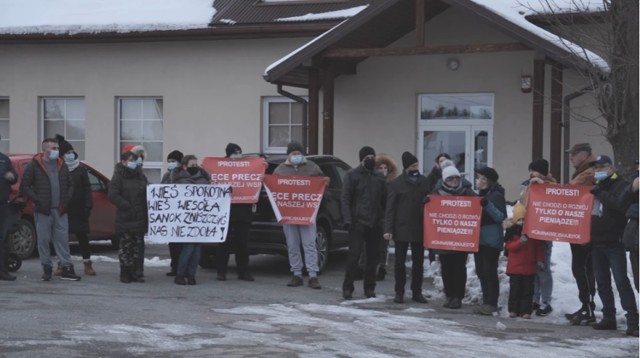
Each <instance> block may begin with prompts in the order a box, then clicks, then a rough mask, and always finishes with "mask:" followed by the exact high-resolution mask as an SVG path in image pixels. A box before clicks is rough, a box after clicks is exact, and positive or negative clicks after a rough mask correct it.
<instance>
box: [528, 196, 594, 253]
mask: <svg viewBox="0 0 640 358" xmlns="http://www.w3.org/2000/svg"><path fill="white" fill-rule="evenodd" d="M590 190H591V187H590V186H586V185H553V184H533V185H530V186H529V197H528V199H527V216H526V217H525V221H524V228H523V232H524V233H525V234H527V236H529V237H532V238H534V239H538V240H546V241H563V242H570V243H572V244H586V243H588V242H589V241H591V233H590V230H591V209H592V207H593V194H591V193H590V192H589V191H590Z"/></svg>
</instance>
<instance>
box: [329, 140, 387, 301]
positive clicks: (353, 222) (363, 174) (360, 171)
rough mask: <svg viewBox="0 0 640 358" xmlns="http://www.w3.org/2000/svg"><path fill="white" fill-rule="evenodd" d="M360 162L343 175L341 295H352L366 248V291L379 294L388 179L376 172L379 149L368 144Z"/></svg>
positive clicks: (349, 296)
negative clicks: (345, 236) (345, 249)
mask: <svg viewBox="0 0 640 358" xmlns="http://www.w3.org/2000/svg"><path fill="white" fill-rule="evenodd" d="M358 154H359V157H360V165H358V166H357V167H355V168H352V169H351V170H349V171H348V172H347V174H346V175H345V176H344V181H343V183H342V194H341V197H340V208H341V211H342V217H343V220H344V225H345V228H346V229H347V230H348V231H349V254H348V258H347V268H346V270H345V275H344V281H343V282H342V297H343V298H344V299H345V300H350V299H351V298H353V290H354V286H353V281H354V280H355V277H356V271H357V267H358V259H359V258H360V255H361V254H362V252H363V250H364V251H365V255H366V262H365V269H364V282H363V286H364V295H365V297H367V298H371V297H376V294H375V288H376V267H377V265H378V261H379V260H380V237H382V234H383V233H382V231H383V230H382V220H383V218H384V202H385V199H386V182H385V179H384V178H383V177H382V175H380V174H378V173H376V171H375V170H374V169H375V162H376V152H375V150H374V149H373V148H371V147H369V146H365V147H362V148H361V149H360V151H359V153H358Z"/></svg>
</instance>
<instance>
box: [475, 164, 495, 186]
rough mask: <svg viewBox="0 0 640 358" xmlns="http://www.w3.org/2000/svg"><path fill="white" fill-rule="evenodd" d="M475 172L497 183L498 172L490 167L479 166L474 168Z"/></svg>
mask: <svg viewBox="0 0 640 358" xmlns="http://www.w3.org/2000/svg"><path fill="white" fill-rule="evenodd" d="M476 173H478V174H480V175H482V176H484V177H486V178H487V179H489V180H490V181H491V182H492V183H497V182H498V178H499V177H498V172H497V171H496V170H495V169H493V168H491V167H484V168H480V169H476Z"/></svg>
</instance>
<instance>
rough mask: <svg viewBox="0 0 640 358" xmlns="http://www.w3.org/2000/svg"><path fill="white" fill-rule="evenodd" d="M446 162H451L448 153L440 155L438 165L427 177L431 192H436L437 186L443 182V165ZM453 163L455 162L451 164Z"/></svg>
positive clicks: (435, 165)
mask: <svg viewBox="0 0 640 358" xmlns="http://www.w3.org/2000/svg"><path fill="white" fill-rule="evenodd" d="M445 160H451V156H450V155H449V154H447V153H440V154H438V155H437V156H436V163H435V164H434V166H433V168H432V169H431V171H430V172H429V175H427V183H428V184H429V192H432V191H433V190H435V188H436V185H437V184H438V182H439V181H440V180H442V163H443V162H444V161H445ZM451 163H453V162H451Z"/></svg>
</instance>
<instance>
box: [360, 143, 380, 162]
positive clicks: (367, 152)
mask: <svg viewBox="0 0 640 358" xmlns="http://www.w3.org/2000/svg"><path fill="white" fill-rule="evenodd" d="M358 154H359V155H360V161H362V160H363V159H364V157H366V156H367V155H373V156H375V155H376V151H375V150H373V148H371V147H369V146H364V147H362V148H360V152H359V153H358Z"/></svg>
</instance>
